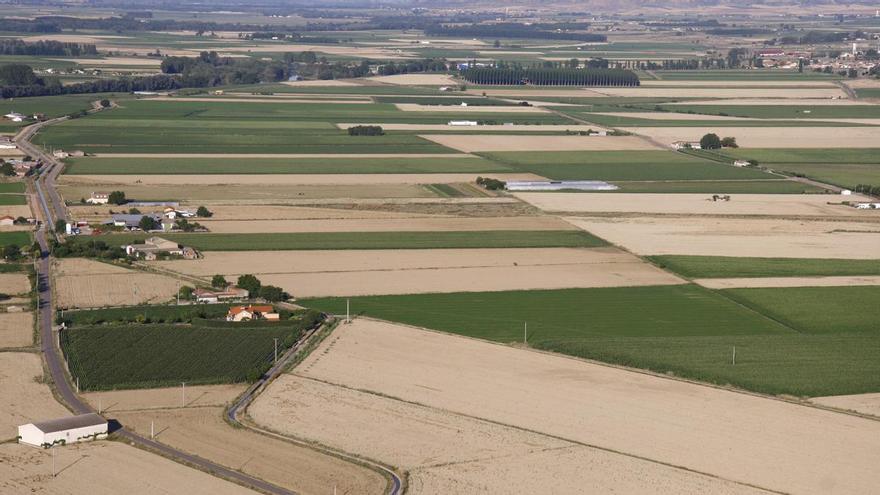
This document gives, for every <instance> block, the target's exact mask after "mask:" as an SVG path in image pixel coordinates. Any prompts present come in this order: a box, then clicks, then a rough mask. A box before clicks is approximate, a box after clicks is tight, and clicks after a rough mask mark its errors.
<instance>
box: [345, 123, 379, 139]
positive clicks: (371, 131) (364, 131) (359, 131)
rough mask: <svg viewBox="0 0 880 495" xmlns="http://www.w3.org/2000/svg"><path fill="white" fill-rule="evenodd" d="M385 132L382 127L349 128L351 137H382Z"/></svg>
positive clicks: (363, 126) (361, 126)
mask: <svg viewBox="0 0 880 495" xmlns="http://www.w3.org/2000/svg"><path fill="white" fill-rule="evenodd" d="M384 134H385V131H384V130H383V129H382V126H380V125H356V126H353V127H349V128H348V135H349V136H382V135H384Z"/></svg>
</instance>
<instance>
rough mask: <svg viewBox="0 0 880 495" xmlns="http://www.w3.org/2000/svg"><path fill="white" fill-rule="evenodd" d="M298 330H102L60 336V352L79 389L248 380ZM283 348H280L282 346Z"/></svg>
mask: <svg viewBox="0 0 880 495" xmlns="http://www.w3.org/2000/svg"><path fill="white" fill-rule="evenodd" d="M299 334H300V329H299V328H297V327H294V326H290V325H288V324H285V323H279V325H278V326H275V327H266V326H259V327H247V326H242V327H200V326H184V325H102V326H92V327H74V328H72V329H70V330H67V331H64V332H63V333H62V341H61V342H62V349H63V350H64V353H65V355H66V356H67V359H68V363H69V367H70V371H71V373H72V374H73V376H75V377H76V378H78V379H79V381H80V388H81V389H82V390H109V389H118V388H151V387H163V386H175V385H179V384H180V382H186V383H187V384H192V385H198V384H209V383H238V382H244V381H250V380H254V379H256V378H257V377H259V375H260V374H261V373H263V372H264V371H265V369H266V368H267V367H268V365H270V364H271V362H272V359H273V355H274V339H275V338H278V339H279V348H280V349H279V350H283V349H286V348H288V347H290V345H292V344H293V342H295V340H296V339H297V338H298V337H299ZM282 344H283V345H282Z"/></svg>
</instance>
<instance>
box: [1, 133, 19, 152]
mask: <svg viewBox="0 0 880 495" xmlns="http://www.w3.org/2000/svg"><path fill="white" fill-rule="evenodd" d="M16 148H18V146H16V144H15V143H13V142H12V140H11V139H9V138H8V137H6V136H0V150H14V149H16Z"/></svg>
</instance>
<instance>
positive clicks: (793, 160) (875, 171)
mask: <svg viewBox="0 0 880 495" xmlns="http://www.w3.org/2000/svg"><path fill="white" fill-rule="evenodd" d="M720 153H721V154H722V155H725V156H728V157H730V158H743V159H751V160H757V161H758V163H760V164H761V165H764V166H767V167H772V168H773V169H775V170H777V171H780V172H784V173H788V174H792V175H802V176H805V177H810V178H812V179H816V180H820V181H824V182H828V183H831V184H835V185H838V186H842V187H849V188H852V187H855V186H856V185H858V184H880V149H877V148H863V149H858V148H841V149H815V150H811V149H779V150H772V149H749V148H745V149H743V148H740V149H726V150H723V151H721V152H720Z"/></svg>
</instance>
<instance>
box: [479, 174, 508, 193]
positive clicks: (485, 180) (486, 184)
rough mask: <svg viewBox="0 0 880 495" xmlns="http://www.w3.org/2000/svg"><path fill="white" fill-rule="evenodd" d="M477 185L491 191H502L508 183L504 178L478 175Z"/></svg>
mask: <svg viewBox="0 0 880 495" xmlns="http://www.w3.org/2000/svg"><path fill="white" fill-rule="evenodd" d="M477 185H479V186H482V187H483V188H484V189H488V190H490V191H500V190H503V189H504V186H506V185H507V183H506V182H504V181H503V180H498V179H492V178H490V177H477Z"/></svg>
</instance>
